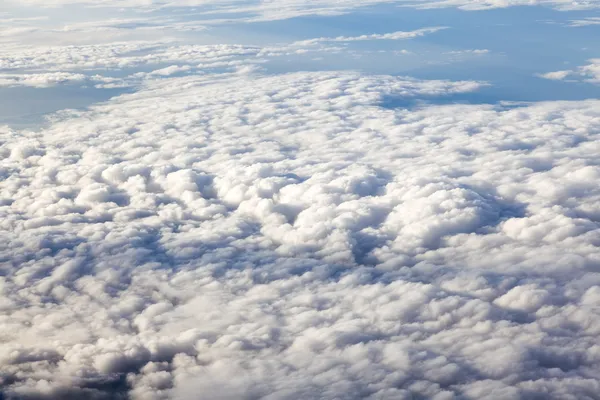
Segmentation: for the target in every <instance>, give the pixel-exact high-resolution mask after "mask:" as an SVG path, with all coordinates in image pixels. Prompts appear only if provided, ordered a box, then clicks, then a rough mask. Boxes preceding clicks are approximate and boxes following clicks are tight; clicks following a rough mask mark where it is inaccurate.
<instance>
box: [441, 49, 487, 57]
mask: <svg viewBox="0 0 600 400" xmlns="http://www.w3.org/2000/svg"><path fill="white" fill-rule="evenodd" d="M489 53H490V51H489V50H488V49H468V50H454V51H448V52H446V53H444V54H452V55H461V56H462V55H482V54H489Z"/></svg>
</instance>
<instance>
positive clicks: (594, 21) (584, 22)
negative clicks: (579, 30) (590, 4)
mask: <svg viewBox="0 0 600 400" xmlns="http://www.w3.org/2000/svg"><path fill="white" fill-rule="evenodd" d="M590 25H600V17H590V18H583V19H576V20H572V21H571V22H570V23H569V26H573V27H582V26H590Z"/></svg>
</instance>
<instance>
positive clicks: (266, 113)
mask: <svg viewBox="0 0 600 400" xmlns="http://www.w3.org/2000/svg"><path fill="white" fill-rule="evenodd" d="M167 75H168V74H167ZM479 86H480V84H478V83H476V82H448V81H418V80H412V79H408V78H394V77H388V76H361V75H359V74H355V73H346V72H343V73H342V72H330V73H324V72H321V73H295V74H285V75H276V76H260V75H245V74H227V73H224V74H205V75H200V76H184V77H170V78H165V79H162V80H156V81H148V82H146V84H145V86H144V87H143V89H142V90H140V91H138V92H136V93H133V94H127V95H122V96H120V97H117V98H115V99H113V100H111V101H109V102H107V103H105V104H103V105H98V106H95V107H93V108H91V109H90V110H89V111H81V112H65V113H62V114H59V115H57V116H55V118H54V120H53V122H52V123H51V124H50V125H49V126H48V127H47V128H45V129H43V130H40V131H36V132H33V131H23V132H15V131H12V130H10V129H9V128H2V129H1V130H0V144H1V147H0V159H1V160H2V161H0V179H2V185H0V199H1V201H2V203H1V204H0V225H1V226H2V229H0V236H1V240H0V260H1V261H2V263H1V264H0V265H1V267H0V268H1V270H0V271H1V273H0V292H1V294H2V296H1V297H0V299H1V303H0V309H1V310H2V311H1V312H2V314H1V317H0V332H2V340H3V346H2V348H1V350H0V365H1V367H0V371H1V372H0V382H1V385H2V388H3V389H2V390H3V392H2V395H3V396H4V397H6V398H9V399H12V398H25V399H29V398H31V399H54V398H86V399H89V398H92V399H93V398H97V399H118V398H126V397H127V396H130V397H131V398H133V399H144V400H145V399H171V398H172V399H182V400H188V399H195V398H198V396H200V398H203V399H231V400H234V399H268V400H284V399H289V400H291V399H298V398H303V399H391V398H393V399H413V398H416V397H417V398H418V397H420V398H430V399H438V400H441V399H454V398H456V399H494V400H497V399H519V398H522V399H534V398H544V399H561V400H562V399H570V398H572V399H582V398H589V399H597V398H599V397H598V393H600V380H599V377H598V375H597V371H598V368H599V367H600V350H599V347H598V344H597V339H598V335H599V334H600V315H599V311H598V310H599V308H598V305H599V302H600V278H599V277H598V276H599V275H598V271H599V270H600V253H599V252H598V245H600V230H599V226H598V221H600V208H599V206H598V205H599V204H600V189H598V185H597V184H596V182H597V181H598V178H600V166H599V165H598V159H597V154H598V150H599V149H598V141H597V137H596V136H597V134H598V133H599V132H600V111H599V110H600V102H598V101H584V102H573V103H568V102H554V103H539V104H535V105H530V106H526V107H520V108H514V109H509V110H504V109H497V108H494V107H492V106H486V105H483V106H466V105H455V106H430V107H425V108H422V109H416V110H410V111H409V110H405V109H402V108H398V109H394V108H391V106H390V105H391V104H394V101H396V100H399V99H400V100H401V99H406V98H413V97H428V96H443V95H451V94H453V93H461V92H467V91H472V90H476V89H477V88H478V87H479Z"/></svg>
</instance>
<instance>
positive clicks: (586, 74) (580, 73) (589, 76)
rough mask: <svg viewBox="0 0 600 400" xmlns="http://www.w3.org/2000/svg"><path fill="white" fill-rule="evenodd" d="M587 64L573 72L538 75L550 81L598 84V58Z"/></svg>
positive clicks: (565, 71)
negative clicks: (566, 80) (568, 80)
mask: <svg viewBox="0 0 600 400" xmlns="http://www.w3.org/2000/svg"><path fill="white" fill-rule="evenodd" d="M589 62H590V63H589V64H587V65H584V66H581V67H578V68H577V69H574V70H564V71H554V72H548V73H545V74H540V75H539V76H540V77H541V78H545V79H552V80H564V79H566V78H571V79H573V80H583V81H585V82H590V83H595V84H599V83H600V58H593V59H591V60H589Z"/></svg>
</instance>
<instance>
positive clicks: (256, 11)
mask: <svg viewBox="0 0 600 400" xmlns="http://www.w3.org/2000/svg"><path fill="white" fill-rule="evenodd" d="M7 1H8V3H7V4H9V5H13V6H14V5H18V6H21V7H23V6H41V7H60V6H67V5H87V6H92V7H112V8H114V7H117V8H121V9H127V8H136V9H140V8H145V9H148V10H157V9H161V8H171V7H190V8H191V7H196V8H198V9H199V10H195V12H196V13H198V14H204V15H206V16H211V15H214V14H217V13H218V14H231V17H229V18H225V19H223V22H226V21H231V20H241V21H247V22H257V21H265V20H281V19H288V18H295V17H301V16H307V15H339V14H344V13H347V12H349V11H351V10H353V9H356V8H361V7H368V6H374V5H378V4H395V5H399V6H404V7H414V8H449V7H455V8H460V9H463V10H485V9H491V8H506V7H513V6H549V7H553V8H556V9H560V10H589V9H597V8H599V7H600V1H599V0H584V1H571V0H510V1H506V0H482V1H475V0H418V1H414V0H362V1H360V2H359V1H356V0H277V1H275V0H119V1H114V0H7ZM215 22H217V21H215V20H213V22H212V23H215Z"/></svg>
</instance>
